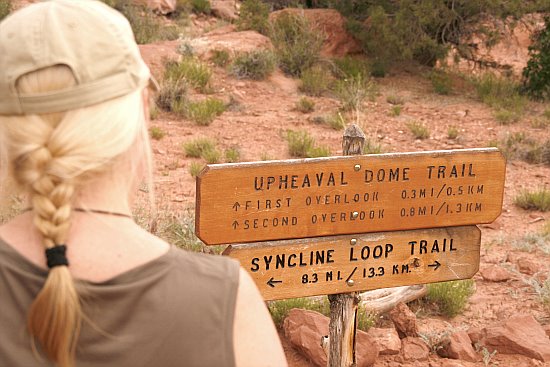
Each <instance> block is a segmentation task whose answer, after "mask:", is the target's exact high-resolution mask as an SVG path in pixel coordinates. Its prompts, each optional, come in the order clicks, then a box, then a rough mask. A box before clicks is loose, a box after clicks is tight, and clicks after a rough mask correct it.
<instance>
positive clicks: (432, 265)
mask: <svg viewBox="0 0 550 367" xmlns="http://www.w3.org/2000/svg"><path fill="white" fill-rule="evenodd" d="M428 266H429V267H432V268H434V271H435V270H437V269H438V268H439V267H440V266H441V263H440V262H439V261H437V260H435V263H433V264H430V265H428Z"/></svg>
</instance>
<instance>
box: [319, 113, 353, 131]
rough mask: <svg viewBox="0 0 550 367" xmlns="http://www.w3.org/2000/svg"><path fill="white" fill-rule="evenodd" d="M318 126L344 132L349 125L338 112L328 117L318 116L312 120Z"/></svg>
mask: <svg viewBox="0 0 550 367" xmlns="http://www.w3.org/2000/svg"><path fill="white" fill-rule="evenodd" d="M312 121H313V122H314V123H316V124H321V125H327V126H328V127H330V128H331V129H334V130H343V129H344V127H346V125H347V121H346V119H345V118H344V116H343V115H342V114H341V113H340V112H336V113H333V114H330V115H327V116H316V117H314V118H313V119H312Z"/></svg>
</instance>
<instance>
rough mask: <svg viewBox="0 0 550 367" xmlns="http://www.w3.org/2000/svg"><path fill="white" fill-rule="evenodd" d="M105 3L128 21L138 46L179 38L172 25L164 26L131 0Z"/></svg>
mask: <svg viewBox="0 0 550 367" xmlns="http://www.w3.org/2000/svg"><path fill="white" fill-rule="evenodd" d="M105 3H106V4H107V5H109V6H111V7H113V8H115V9H116V10H118V11H119V12H121V13H122V14H124V16H125V17H126V19H128V22H129V23H130V25H131V27H132V30H133V31H134V36H135V38H136V42H137V43H138V44H145V43H151V42H155V41H161V40H175V39H177V38H178V36H179V33H180V31H179V29H178V27H176V26H174V25H165V24H163V23H162V22H161V20H160V18H159V17H158V16H157V15H155V13H153V11H152V10H151V9H150V8H148V7H146V6H144V5H139V4H134V3H133V2H132V1H131V0H109V1H105Z"/></svg>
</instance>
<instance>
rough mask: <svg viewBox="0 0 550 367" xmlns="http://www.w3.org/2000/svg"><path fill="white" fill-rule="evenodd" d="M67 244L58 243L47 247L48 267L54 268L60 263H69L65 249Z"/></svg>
mask: <svg viewBox="0 0 550 367" xmlns="http://www.w3.org/2000/svg"><path fill="white" fill-rule="evenodd" d="M66 250H67V246H65V245H57V246H54V247H51V248H47V249H46V260H47V262H48V268H50V269H51V268H53V267H55V266H60V265H69V261H68V260H67V256H65V251H66Z"/></svg>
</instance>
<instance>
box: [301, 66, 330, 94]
mask: <svg viewBox="0 0 550 367" xmlns="http://www.w3.org/2000/svg"><path fill="white" fill-rule="evenodd" d="M331 82H332V80H331V78H330V76H329V73H328V72H327V70H326V69H325V68H323V67H321V66H318V65H315V66H313V67H311V68H309V69H306V70H303V71H302V74H301V75H300V86H299V87H298V89H299V90H300V92H303V93H305V94H307V95H308V96H314V97H319V96H321V95H323V94H324V93H325V92H327V91H328V90H329V89H330V84H331Z"/></svg>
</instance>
